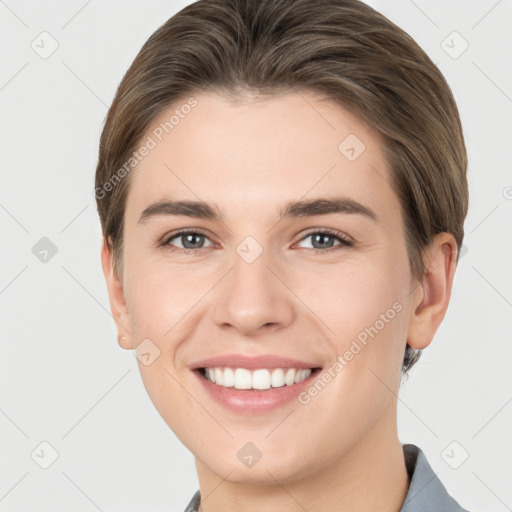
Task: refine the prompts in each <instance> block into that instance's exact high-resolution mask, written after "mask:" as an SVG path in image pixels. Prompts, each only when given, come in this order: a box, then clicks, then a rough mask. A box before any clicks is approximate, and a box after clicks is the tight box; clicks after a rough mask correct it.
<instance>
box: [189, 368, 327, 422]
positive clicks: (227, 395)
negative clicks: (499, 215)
mask: <svg viewBox="0 0 512 512" xmlns="http://www.w3.org/2000/svg"><path fill="white" fill-rule="evenodd" d="M260 360H261V359H260ZM208 361H210V360H208ZM223 361H225V359H223ZM201 364H202V363H201ZM241 367H243V366H238V368H241ZM277 367H278V368H281V367H280V366H277ZM303 367H304V368H306V367H307V368H312V367H311V366H303ZM199 368H200V367H198V368H197V369H195V370H194V371H193V372H192V373H193V374H194V375H196V377H197V378H198V379H199V383H200V385H202V386H203V389H205V391H206V393H207V394H208V396H209V397H210V398H212V399H213V400H214V401H215V402H216V403H218V404H220V405H222V406H223V407H224V408H226V409H228V410H230V411H234V412H236V413H238V414H247V415H256V414H263V413H266V412H271V411H273V410H275V409H279V408H280V407H283V406H285V405H287V404H289V403H290V402H292V401H293V400H294V399H296V398H297V396H298V395H299V394H300V393H302V392H303V391H304V390H305V389H306V388H308V387H309V386H310V385H311V383H312V382H313V380H314V379H316V377H317V376H318V374H319V373H320V372H321V371H322V369H321V368H318V367H317V368H316V369H315V370H313V371H312V372H311V375H310V376H309V377H308V378H307V379H304V380H303V381H301V382H299V383H297V384H292V385H291V386H287V385H286V384H285V385H284V386H282V387H279V388H270V389H265V390H257V389H251V390H243V389H234V388H227V387H224V386H220V385H218V384H214V383H213V382H211V381H210V380H208V379H207V378H206V377H204V375H203V374H202V371H201V369H199ZM266 368H268V366H267V367H266Z"/></svg>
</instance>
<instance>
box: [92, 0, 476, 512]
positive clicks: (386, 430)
mask: <svg viewBox="0 0 512 512" xmlns="http://www.w3.org/2000/svg"><path fill="white" fill-rule="evenodd" d="M466 167H467V156H466V150H465V145H464V139H463V134H462V128H461V123H460V119H459V115H458V111H457V106H456V104H455V101H454V99H453V96H452V93H451V91H450V88H449V86H448V85H447V83H446V81H445V79H444V78H443V76H442V75H441V73H440V72H439V70H438V69H437V67H436V66H435V65H434V64H433V63H432V61H431V60H430V59H429V58H428V56H427V55H426V54H425V53H424V52H423V50H421V48H420V47H419V46H418V45H417V44H416V43H415V42H414V41H413V40H412V39H411V38H410V37H409V36H408V35H407V34H406V33H404V32H403V31H402V30H401V29H400V28H398V27H397V26H396V25H394V24H393V23H391V22H390V21H389V20H388V19H386V18H385V17H384V16H382V15H380V14H379V13H377V12H376V11H375V10H373V9H372V8H371V7H369V6H368V5H366V4H364V3H362V2H360V1H358V0H320V1H315V2H312V1H310V0H257V1H256V0H200V1H198V2H195V3H194V4H192V5H189V6H187V7H186V8H184V9H183V10H181V11H180V12H179V13H177V14H176V15H175V16H173V17H172V18H171V19H169V20H168V21H167V22H166V23H165V24H164V25H163V26H161V27H160V28H159V29H158V30H157V31H156V32H155V33H154V34H153V35H152V36H151V37H150V38H149V40H148V41H147V42H146V43H145V45H144V46H143V48H142V49H141V51H140V53H139V54H138V56H137V57H136V59H135V61H134V62H133V64H132V65H131V67H130V69H129V70H128V72H127V73H126V75H125V77H124V78H123V80H122V82H121V84H120V86H119V88H118V91H117V93H116V97H115V98H114V101H113V104H112V106H111V108H110V111H109V113H108V117H107V119H106V123H105V127H104V130H103V133H102V137H101V143H100V153H99V162H98V167H97V173H96V197H97V203H98V212H99V215H100V220H101V224H102V230H103V235H104V245H103V249H102V264H103V270H104V273H105V277H106V281H107V286H108V292H109V297H110V305H111V309H112V312H113V316H114V318H115V320H116V324H117V328H118V332H119V343H120V345H121V346H122V347H123V348H125V349H129V350H131V349H135V351H136V355H137V358H138V361H139V368H140V371H141V375H142V378H143V381H144V385H145V387H146V389H147V391H148V393H149V396H150V397H151V399H152V401H153V403H154V405H155V407H156V408H157V410H158V411H159V413H160V414H161V416H162V418H163V419H164V420H165V422H166V423H167V424H168V425H169V427H170V428H171V429H172V430H173V431H174V432H175V434H176V435H177V436H178V438H179V439H180V440H181V441H182V442H183V443H184V445H185V446H187V448H188V449H189V450H190V451H191V452H192V453H193V455H194V457H195V461H196V468H197V474H198V480H199V488H200V489H199V490H198V492H197V493H196V495H195V496H194V497H193V498H192V501H191V502H190V504H189V506H188V508H187V510H188V511H190V512H192V511H196V510H202V511H208V512H218V511H223V510H244V511H253V510H258V511H267V512H270V511H274V510H287V511H295V510H297V511H298V510H308V511H309V512H313V511H317V510H324V511H325V510H336V511H348V510H350V511H354V510H363V509H364V510H375V509H379V510H383V511H390V512H391V511H397V510H401V511H402V512H406V511H412V510H414V511H419V510H450V511H452V510H453V511H463V510H464V509H463V508H461V507H460V505H458V504H457V502H456V501H455V500H454V499H453V498H452V497H450V496H449V495H448V493H447V492H446V490H445V488H444V487H443V485H442V483H441V482H440V481H439V479H438V478H437V476H436V475H435V474H434V472H433V471H432V469H431V467H430V465H429V464H428V462H427V460H426V458H425V455H424V454H423V452H422V451H421V449H420V448H419V447H417V446H415V445H411V444H405V445H402V444H401V443H400V440H399V438H398V434H397V417H396V410H397V393H398V390H399V387H400V382H401V379H402V377H404V376H406V375H407V372H408V371H409V369H410V368H411V367H412V366H413V364H414V363H415V362H416V361H417V360H418V357H419V355H420V354H421V350H422V349H424V348H425V347H427V346H428V345H429V344H430V342H431V341H432V338H433V336H434V334H435V332H436V330H437V328H438V327H439V325H440V323H441V321H442V320H443V318H444V315H445V313H446V309H447V307H448V303H449V299H450V292H451V286H452V282H453V277H454V272H455V268H456V264H457V261H458V254H459V250H460V248H461V245H462V240H463V234H464V233H463V223H464V218H465V216H466V212H467V206H468V187H467V181H466Z"/></svg>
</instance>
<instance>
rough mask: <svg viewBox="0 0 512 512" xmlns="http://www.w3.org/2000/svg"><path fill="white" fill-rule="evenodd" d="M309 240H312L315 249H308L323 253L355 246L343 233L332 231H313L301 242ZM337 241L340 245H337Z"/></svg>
mask: <svg viewBox="0 0 512 512" xmlns="http://www.w3.org/2000/svg"><path fill="white" fill-rule="evenodd" d="M308 238H311V239H312V242H311V244H312V246H313V247H307V249H313V250H320V251H322V252H327V251H329V250H333V249H336V247H344V246H348V247H351V246H353V245H354V243H353V242H352V241H350V240H349V239H348V238H345V237H344V236H343V235H342V234H341V233H338V232H337V231H333V230H330V229H323V230H318V231H311V232H310V233H308V234H307V235H306V236H305V237H303V238H302V239H301V240H300V241H301V242H303V241H304V240H306V239H308ZM336 241H338V242H339V243H338V244H336V245H335V242H336Z"/></svg>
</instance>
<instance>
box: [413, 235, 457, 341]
mask: <svg viewBox="0 0 512 512" xmlns="http://www.w3.org/2000/svg"><path fill="white" fill-rule="evenodd" d="M456 254H457V243H456V241H455V238H454V237H453V235H452V234H451V233H439V234H437V235H436V236H435V237H434V239H433V243H432V246H431V247H430V248H429V252H428V254H427V255H426V256H427V258H426V259H427V261H426V262H425V268H426V271H425V274H424V276H423V278H422V280H421V282H420V283H418V284H417V286H416V289H415V290H414V291H413V303H412V307H411V316H410V319H409V329H408V333H407V342H408V344H409V345H410V346H411V347H413V348H417V349H420V350H421V349H424V348H425V347H427V346H428V345H430V343H431V342H432V340H433V338H434V335H435V333H436V331H437V329H438V328H439V325H440V324H441V322H442V320H443V318H444V316H445V314H446V310H447V309H448V304H449V301H450V294H451V288H452V283H453V278H454V275H455V267H456Z"/></svg>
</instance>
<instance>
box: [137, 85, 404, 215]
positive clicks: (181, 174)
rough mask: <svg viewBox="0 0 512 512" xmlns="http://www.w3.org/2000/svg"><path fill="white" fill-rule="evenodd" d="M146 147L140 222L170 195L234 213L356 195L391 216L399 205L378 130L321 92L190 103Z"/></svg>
mask: <svg viewBox="0 0 512 512" xmlns="http://www.w3.org/2000/svg"><path fill="white" fill-rule="evenodd" d="M187 105H188V106H187ZM191 105H193V106H191ZM185 107H186V108H185ZM144 144H145V145H147V146H148V147H151V149H150V150H149V151H147V152H146V155H145V156H144V157H143V158H142V160H141V161H140V163H139V164H138V165H137V167H136V168H135V169H134V170H133V171H132V173H131V176H130V187H129V188H130V190H129V193H128V201H127V213H128V212H129V211H132V214H133V215H135V213H136V212H135V210H137V211H138V213H140V211H142V210H143V209H144V208H145V207H146V206H147V204H148V203H149V202H152V201H155V200H159V199H163V198H169V197H171V198H177V199H189V200H204V201H211V202H214V203H216V204H218V205H220V206H221V207H222V210H225V209H226V210H227V209H230V210H231V211H232V214H233V215H236V214H238V213H242V212H244V213H247V214H249V213H250V214H252V213H255V214H262V213H265V212H267V213H269V214H270V213H271V212H274V213H275V212H276V211H278V209H280V208H281V207H282V204H283V203H284V202H288V201H290V200H296V199H298V198H303V197H305V196H307V195H313V196H320V195H321V196H326V195H332V194H336V195H340V194H343V195H349V196H350V197H352V198H354V199H355V200H358V201H360V202H362V203H371V204H372V208H373V209H376V210H380V211H381V212H382V213H383V214H385V213H386V212H387V211H389V209H390V208H395V209H396V208H397V207H398V200H397V197H396V195H395V193H394V191H393V190H392V188H391V184H390V176H389V171H388V169H387V165H386V162H385V159H384V152H383V146H382V140H381V138H380V136H379V135H378V133H377V132H376V130H374V129H373V128H372V127H371V126H369V125H368V124H366V123H365V122H364V121H362V120H360V119H359V118H357V117H356V116H354V115H353V114H351V113H350V112H348V111H347V110H345V109H343V108H342V107H341V106H339V105H338V104H336V103H334V102H333V101H329V100H321V99H320V98H319V97H318V96H317V95H315V94H313V93H305V92H301V93H296V94H289V95H281V96H276V97H270V98H266V99H264V100H261V99H257V100H255V99H254V98H253V97H251V96H248V95H246V96H243V97H237V98H233V99H228V98H225V97H221V96H218V95H215V94H199V95H195V96H193V101H191V100H190V99H189V98H184V99H183V100H182V101H178V102H175V103H174V104H173V105H172V106H170V107H169V108H167V109H165V110H164V111H162V112H161V113H160V114H159V115H158V116H157V117H156V118H155V119H154V120H153V122H152V123H151V124H150V126H149V128H148V129H147V130H146V133H145V135H144V136H143V137H142V138H141V141H140V143H139V146H138V147H141V146H142V145H144Z"/></svg>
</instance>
